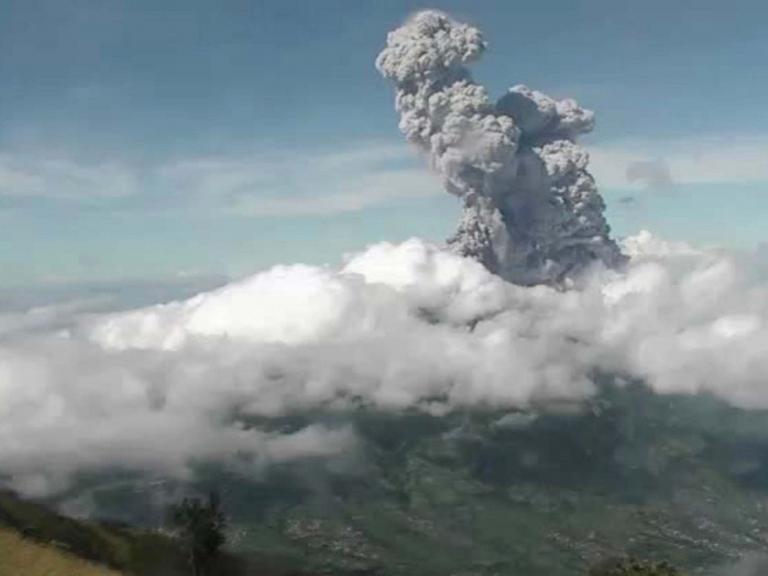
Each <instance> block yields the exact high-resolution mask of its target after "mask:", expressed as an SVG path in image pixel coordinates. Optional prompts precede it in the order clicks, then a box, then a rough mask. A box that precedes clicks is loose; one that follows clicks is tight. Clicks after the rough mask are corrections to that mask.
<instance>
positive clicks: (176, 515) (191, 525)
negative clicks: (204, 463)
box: [168, 491, 227, 576]
mask: <svg viewBox="0 0 768 576" xmlns="http://www.w3.org/2000/svg"><path fill="white" fill-rule="evenodd" d="M168 521H169V523H170V525H171V527H172V528H173V530H174V532H175V533H176V535H177V537H178V538H179V539H180V540H181V541H182V543H183V546H184V548H185V551H186V553H187V558H188V560H189V563H190V565H191V566H192V573H193V574H194V576H203V575H204V574H205V573H206V570H207V569H208V567H209V566H210V565H211V562H212V561H213V560H214V559H215V558H216V557H217V556H218V555H219V552H220V550H221V547H222V546H223V545H224V543H225V542H226V535H225V530H226V525H227V524H226V518H225V516H224V513H223V511H222V509H221V501H220V498H219V495H218V493H217V492H215V491H211V492H210V493H209V494H208V500H207V501H204V500H203V499H201V498H184V499H183V500H182V501H181V503H179V504H175V505H173V506H171V507H170V508H169V510H168Z"/></svg>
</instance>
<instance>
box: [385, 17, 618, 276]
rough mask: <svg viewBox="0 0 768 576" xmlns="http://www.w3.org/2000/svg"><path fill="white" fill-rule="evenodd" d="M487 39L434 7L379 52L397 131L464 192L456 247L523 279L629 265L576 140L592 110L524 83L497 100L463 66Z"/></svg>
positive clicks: (453, 188) (454, 190)
mask: <svg viewBox="0 0 768 576" xmlns="http://www.w3.org/2000/svg"><path fill="white" fill-rule="evenodd" d="M485 47H486V44H485V42H484V40H483V38H482V35H481V34H480V31H479V30H477V29H476V28H473V27H472V26H468V25H466V24H461V23H458V22H456V21H454V20H452V19H451V18H450V17H449V16H447V15H445V14H443V13H441V12H438V11H434V10H428V11H424V12H419V13H418V14H416V15H414V16H413V17H412V18H411V19H410V20H408V22H406V23H405V24H404V25H403V26H402V27H400V28H398V29H397V30H394V31H393V32H390V33H389V35H388V37H387V45H386V47H385V48H384V50H382V52H381V53H380V54H379V56H378V58H377V60H376V67H377V68H378V69H379V71H380V72H381V73H382V74H383V75H384V76H385V77H386V78H389V79H390V80H393V81H394V82H395V84H396V87H397V94H396V98H395V106H396V109H397V111H398V112H399V113H400V130H401V131H402V132H403V134H404V135H405V136H406V138H407V139H408V141H409V142H411V143H413V144H415V145H416V146H417V147H418V148H419V149H421V150H422V151H424V152H425V153H426V154H427V156H428V158H429V162H430V166H431V167H432V169H434V170H435V171H436V172H437V173H438V174H440V175H441V176H442V179H443V183H444V186H445V188H446V190H447V191H448V192H450V193H451V194H455V195H456V196H458V197H459V198H461V199H462V201H463V205H464V212H463V215H462V218H461V222H460V224H459V228H458V230H457V231H456V233H455V234H454V235H453V237H452V238H450V239H449V240H448V244H449V246H450V247H451V248H452V249H453V250H454V251H455V252H457V253H459V254H461V255H464V256H469V257H472V258H475V259H477V260H479V261H480V262H482V263H483V264H484V265H485V266H486V267H487V268H488V269H489V270H491V271H492V272H494V273H496V274H499V275H500V276H502V277H503V278H505V279H507V280H510V281H512V282H515V283H517V284H524V285H531V284H542V283H544V284H561V283H562V282H563V281H564V280H565V279H566V278H569V277H574V276H577V275H578V274H579V272H581V271H582V270H583V269H584V268H586V267H588V266H589V265H591V264H593V263H595V262H602V263H603V264H604V265H606V266H609V267H613V266H616V265H618V264H620V263H622V262H623V260H624V257H623V256H622V254H621V252H620V251H619V248H618V246H617V245H616V243H615V242H614V241H613V240H612V239H611V238H610V235H609V233H610V229H609V227H608V224H607V223H606V221H605V218H604V216H603V211H604V209H605V205H604V203H603V200H602V198H601V197H600V194H599V193H598V191H597V187H596V186H595V182H594V179H593V178H592V176H591V175H590V174H589V172H587V164H588V162H589V156H588V155H587V153H586V152H585V151H584V150H583V149H582V148H581V147H580V146H578V145H577V144H576V143H575V139H576V137H577V136H578V135H579V134H582V133H585V132H589V131H590V130H591V129H592V128H593V126H594V114H593V113H592V112H591V111H589V110H585V109H583V108H581V107H579V105H578V104H577V103H576V102H575V101H574V100H570V99H566V100H559V101H558V100H554V99H552V98H550V97H549V96H546V95H545V94H542V93H541V92H538V91H536V90H531V89H529V88H527V87H526V86H523V85H518V86H514V87H513V88H510V89H509V91H508V92H507V94H505V95H504V96H503V97H502V98H501V99H499V101H498V102H496V103H495V104H494V103H492V102H491V100H490V99H489V97H488V94H487V93H486V90H485V88H483V87H482V86H479V85H478V84H476V83H475V82H474V81H473V80H472V77H471V75H470V73H469V70H468V69H467V67H466V65H467V64H469V63H471V62H472V61H474V60H476V59H477V58H479V57H480V55H481V54H482V53H483V51H484V50H485Z"/></svg>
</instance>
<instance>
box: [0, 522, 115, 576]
mask: <svg viewBox="0 0 768 576" xmlns="http://www.w3.org/2000/svg"><path fill="white" fill-rule="evenodd" d="M0 574H2V575H3V576H51V575H54V574H55V575H56V576H119V575H120V574H121V573H120V572H116V571H114V570H110V569H108V568H106V567H104V566H100V565H98V564H95V563H93V562H88V561H85V560H83V559H82V558H78V557H77V556H75V555H74V554H72V553H70V552H68V551H67V550H63V549H61V548H59V547H56V546H53V545H47V546H46V545H43V544H39V543H37V542H34V541H33V540H30V539H28V538H24V537H22V536H21V535H20V534H19V533H18V532H16V531H14V530H11V529H9V528H3V527H0Z"/></svg>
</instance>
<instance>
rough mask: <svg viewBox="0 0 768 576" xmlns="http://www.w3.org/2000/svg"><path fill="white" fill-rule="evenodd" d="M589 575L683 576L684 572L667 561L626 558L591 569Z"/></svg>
mask: <svg viewBox="0 0 768 576" xmlns="http://www.w3.org/2000/svg"><path fill="white" fill-rule="evenodd" d="M589 576H683V573H682V572H680V571H679V570H678V569H677V568H675V567H674V566H672V565H671V564H668V563H667V562H644V561H642V560H635V559H626V560H611V561H608V562H605V563H603V564H601V565H600V566H598V567H596V568H593V569H592V570H590V571H589Z"/></svg>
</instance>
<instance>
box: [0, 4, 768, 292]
mask: <svg viewBox="0 0 768 576" xmlns="http://www.w3.org/2000/svg"><path fill="white" fill-rule="evenodd" d="M423 7H437V8H442V9H444V10H446V11H448V12H451V13H453V14H454V15H455V16H457V17H458V18H461V19H465V20H468V21H470V22H472V23H474V24H475V25H477V26H478V27H479V28H481V29H482V30H483V32H484V34H485V36H486V38H487V40H488V41H489V43H490V49H489V51H488V53H487V54H486V55H485V57H484V58H483V60H482V61H481V62H479V63H478V65H477V66H476V67H475V69H474V71H475V76H476V78H477V79H478V80H479V81H481V82H482V83H484V84H485V85H486V86H487V87H488V88H489V90H490V91H491V92H492V93H494V94H498V93H500V92H502V91H503V90H504V89H505V88H507V87H508V86H511V85H514V84H517V83H525V84H528V85H529V86H531V87H533V88H536V89H539V90H542V91H544V92H547V93H550V94H552V95H555V96H560V97H564V96H572V97H575V98H576V99H577V100H579V101H580V103H582V104H583V105H585V106H587V107H590V108H592V109H594V110H595V111H596V113H597V115H598V127H597V130H596V132H595V133H594V134H593V135H591V136H590V137H589V139H587V140H586V141H585V144H587V145H588V147H589V148H590V150H591V152H592V155H593V159H594V173H595V175H596V176H597V178H598V182H599V184H600V185H601V189H602V190H603V192H604V195H605V197H606V201H607V203H608V214H609V217H610V219H611V222H612V224H613V226H614V229H615V231H616V232H617V233H618V234H620V235H623V234H629V233H633V232H636V231H637V230H638V229H640V228H647V229H650V230H651V231H654V232H657V233H659V234H662V235H664V236H666V237H669V238H673V239H682V240H690V241H694V242H702V243H714V244H722V245H730V246H737V247H740V248H750V247H752V246H754V245H756V244H759V243H761V242H764V241H765V240H768V238H766V236H768V234H766V233H765V232H764V231H763V229H764V222H765V220H766V216H768V115H766V114H765V113H764V109H765V101H766V92H767V91H768V74H766V72H765V62H766V61H768V42H767V41H766V40H765V31H764V23H765V21H766V20H767V19H768V7H767V6H766V5H765V4H764V2H758V1H750V0H738V1H734V2H728V3H725V2H722V1H710V0H697V1H688V0H679V1H676V2H668V1H667V2H661V1H657V0H651V1H644V2H641V3H639V2H632V3H630V2H616V1H615V0H613V1H608V0H605V1H602V0H601V1H575V0H569V1H565V0H560V1H556V0H553V1H550V2H540V1H534V0H516V1H514V2H509V1H490V0H489V1H484V2H469V1H465V2H458V1H446V2H437V3H432V4H429V5H425V4H422V3H416V2H405V1H394V0H390V1H387V2H380V1H374V0H345V1H341V0H326V1H322V2H321V1H310V0H304V1H296V0H279V1H277V0H275V1H272V0H259V1H254V0H249V1H235V0H222V1H219V2H210V1H201V0H184V1H174V0H164V1H163V2H156V1H142V0H132V1H128V0H123V1H117V0H32V1H30V0H0V78H2V82H1V83H0V269H2V270H3V274H2V277H0V285H3V286H12V285H16V286H22V285H30V284H35V285H40V284H51V283H54V284H56V283H82V282H97V281H98V282H115V281H121V280H126V281H127V280H131V281H136V280H145V279H149V278H179V277H182V278H183V277H199V276H213V275H219V274H224V275H234V276H238V275H242V274H246V273H248V272H251V271H254V270H257V269H259V268H263V267H265V266H268V265H270V264H274V263H278V262H297V261H298V262H311V263H320V262H330V263H334V262H337V261H338V260H339V259H340V257H341V255H342V254H343V253H344V252H348V251H352V250H356V249H359V248H361V247H363V246H364V245H366V244H368V243H371V242H375V241H379V240H383V239H389V240H400V239H403V238H406V237H409V236H413V235H419V236H423V237H426V238H430V239H433V240H436V241H439V240H441V239H443V238H444V237H445V236H447V235H448V234H449V233H450V231H451V230H452V228H453V226H454V224H455V221H456V219H457V217H458V206H457V205H456V203H455V201H454V200H453V199H452V198H450V197H448V196H447V195H446V194H444V193H442V192H441V191H440V187H439V185H438V183H437V182H436V181H435V180H434V179H433V178H432V177H431V176H430V175H429V174H427V173H426V171H425V170H424V169H423V167H422V166H421V165H420V162H419V161H418V159H415V158H412V157H411V156H410V154H409V151H408V150H407V148H406V147H405V146H404V145H403V144H402V142H401V140H402V139H401V137H400V135H399V133H398V131H397V126H396V124H397V118H396V115H395V113H394V111H393V104H392V98H393V93H392V87H391V86H388V85H387V83H386V82H385V81H384V80H382V79H381V78H380V77H379V76H378V74H377V73H376V71H375V69H374V67H373V60H374V58H375V56H376V54H377V53H378V51H379V50H380V48H381V47H382V45H383V42H384V39H385V35H386V33H387V31H388V30H390V29H391V28H393V27H394V26H396V25H397V24H398V23H399V22H400V21H402V20H403V19H404V18H405V17H406V16H407V15H408V14H409V13H410V12H412V11H414V10H416V9H419V8H423ZM628 170H629V172H628ZM628 173H629V174H630V175H632V176H633V177H632V178H628V177H627V174H628Z"/></svg>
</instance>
